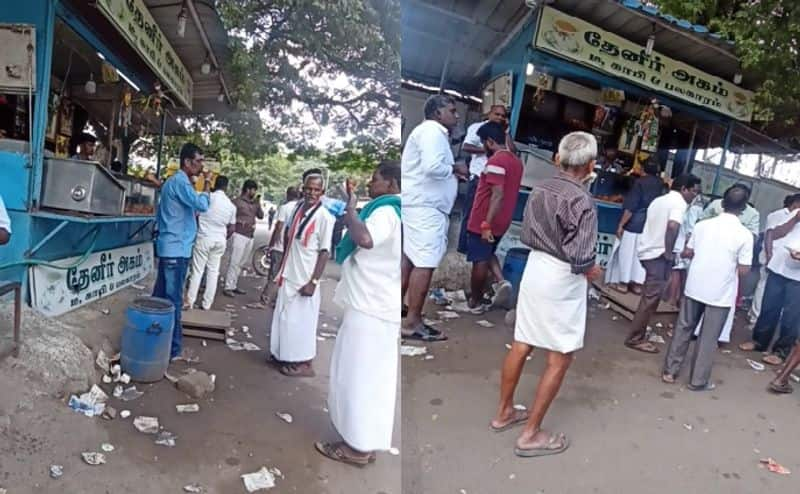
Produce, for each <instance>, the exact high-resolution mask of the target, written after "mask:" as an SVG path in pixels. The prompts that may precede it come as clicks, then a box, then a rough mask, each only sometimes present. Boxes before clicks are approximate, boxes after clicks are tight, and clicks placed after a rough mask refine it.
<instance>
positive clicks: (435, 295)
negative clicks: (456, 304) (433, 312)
mask: <svg viewBox="0 0 800 494" xmlns="http://www.w3.org/2000/svg"><path fill="white" fill-rule="evenodd" d="M429 298H430V299H431V300H433V303H434V304H436V305H442V306H444V305H450V304H452V303H453V301H452V300H450V299H449V298H447V295H445V291H444V289H443V288H434V289H433V290H431V291H430V295H429Z"/></svg>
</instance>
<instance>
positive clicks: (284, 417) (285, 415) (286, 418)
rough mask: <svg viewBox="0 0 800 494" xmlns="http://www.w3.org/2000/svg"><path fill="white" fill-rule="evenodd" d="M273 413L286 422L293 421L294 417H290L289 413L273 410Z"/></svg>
mask: <svg viewBox="0 0 800 494" xmlns="http://www.w3.org/2000/svg"><path fill="white" fill-rule="evenodd" d="M275 415H277V416H278V418H280V419H281V420H283V421H284V422H286V423H287V424H291V423H292V422H293V421H294V418H292V415H291V414H289V413H281V412H275Z"/></svg>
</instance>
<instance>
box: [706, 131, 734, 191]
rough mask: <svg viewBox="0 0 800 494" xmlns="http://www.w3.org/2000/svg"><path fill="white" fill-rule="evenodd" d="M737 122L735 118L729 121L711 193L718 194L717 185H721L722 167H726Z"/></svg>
mask: <svg viewBox="0 0 800 494" xmlns="http://www.w3.org/2000/svg"><path fill="white" fill-rule="evenodd" d="M734 125H735V123H734V122H733V120H731V121H730V122H728V128H727V129H726V130H725V141H724V142H723V144H722V156H721V157H720V159H719V166H718V167H717V173H716V174H714V185H713V186H712V187H711V194H712V195H716V194H717V187H719V178H720V176H721V175H722V169H723V168H725V160H726V159H727V157H728V148H730V147H731V137H732V136H733V127H734Z"/></svg>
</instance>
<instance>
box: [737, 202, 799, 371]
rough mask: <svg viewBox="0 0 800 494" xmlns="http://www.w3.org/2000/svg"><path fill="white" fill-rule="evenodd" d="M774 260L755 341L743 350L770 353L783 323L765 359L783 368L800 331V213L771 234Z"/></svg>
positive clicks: (742, 346) (769, 271)
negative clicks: (777, 329) (776, 332)
mask: <svg viewBox="0 0 800 494" xmlns="http://www.w3.org/2000/svg"><path fill="white" fill-rule="evenodd" d="M771 250H772V252H771V257H770V260H769V262H768V263H767V285H766V287H765V288H764V300H763V302H762V306H761V314H760V315H759V316H758V320H757V321H756V325H755V327H754V328H753V341H749V342H746V343H743V344H742V345H740V346H739V348H740V349H741V350H744V351H757V352H766V351H767V350H768V349H769V346H770V343H772V339H773V337H774V336H775V329H776V327H777V326H778V324H779V323H780V327H781V331H780V335H779V336H778V339H777V340H776V341H775V344H774V345H773V346H772V353H771V354H770V355H767V356H765V357H764V358H763V360H764V362H765V363H767V364H770V365H780V364H782V363H783V362H784V360H786V358H787V357H788V356H789V353H790V352H791V350H792V347H793V346H794V344H795V342H796V341H797V336H798V331H800V303H798V300H800V211H795V212H794V213H793V216H791V218H789V220H787V221H785V222H784V223H783V224H782V225H779V226H777V227H775V228H773V229H772V230H771Z"/></svg>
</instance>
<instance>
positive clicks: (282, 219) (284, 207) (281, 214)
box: [272, 201, 297, 252]
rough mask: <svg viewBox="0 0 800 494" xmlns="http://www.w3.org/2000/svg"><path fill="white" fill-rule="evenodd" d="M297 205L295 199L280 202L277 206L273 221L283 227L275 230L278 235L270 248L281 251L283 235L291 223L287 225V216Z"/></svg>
mask: <svg viewBox="0 0 800 494" xmlns="http://www.w3.org/2000/svg"><path fill="white" fill-rule="evenodd" d="M296 207H297V201H289V202H287V203H285V204H281V205H280V206H278V211H276V212H275V223H281V224H282V225H283V228H281V231H279V232H275V234H276V235H277V236H278V239H277V240H275V243H274V244H272V250H275V251H278V252H283V235H284V232H285V231H286V229H287V228H289V227H290V226H291V225H287V223H289V217H290V216H291V215H292V212H294V209H295V208H296Z"/></svg>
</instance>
